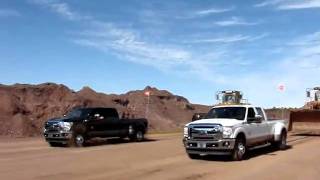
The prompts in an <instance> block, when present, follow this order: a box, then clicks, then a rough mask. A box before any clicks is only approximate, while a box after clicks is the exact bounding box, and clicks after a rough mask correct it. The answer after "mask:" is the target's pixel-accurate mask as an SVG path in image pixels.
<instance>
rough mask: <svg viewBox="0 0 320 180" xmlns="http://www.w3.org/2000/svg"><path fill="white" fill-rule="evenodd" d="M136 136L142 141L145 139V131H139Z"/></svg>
mask: <svg viewBox="0 0 320 180" xmlns="http://www.w3.org/2000/svg"><path fill="white" fill-rule="evenodd" d="M136 136H137V140H138V141H142V140H143V133H142V132H141V131H138V132H137V135H136Z"/></svg>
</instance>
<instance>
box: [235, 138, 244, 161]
mask: <svg viewBox="0 0 320 180" xmlns="http://www.w3.org/2000/svg"><path fill="white" fill-rule="evenodd" d="M246 152H247V147H246V144H245V141H244V139H243V138H237V139H236V143H235V145H234V150H233V152H232V159H233V160H234V161H241V160H243V158H244V155H245V154H246Z"/></svg>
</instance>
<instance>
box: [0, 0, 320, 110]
mask: <svg viewBox="0 0 320 180" xmlns="http://www.w3.org/2000/svg"><path fill="white" fill-rule="evenodd" d="M319 19H320V0H269V1H264V0H246V1H239V0H228V1H222V0H221V1H213V0H211V1H209V0H202V1H199V0H189V1H182V0H181V1H178V0H167V1H165V0H157V1H156V0H128V1H117V0H107V1H98V0H90V1H86V0H25V1H20V0H19V1H18V0H17V1H12V0H2V1H1V2H0V22H1V23H0V39H1V41H0V52H1V53H0V77H1V79H0V83H2V84H14V83H32V84H37V83H43V82H55V83H62V84H66V85H67V86H69V87H70V88H72V89H75V90H79V89H81V88H82V87H83V86H90V87H92V88H93V89H95V90H96V91H100V92H104V93H125V92H127V91H129V90H134V89H143V88H144V87H145V86H147V85H150V86H154V87H157V88H160V89H166V90H169V91H171V92H173V93H175V94H179V95H183V96H185V97H187V98H188V99H189V100H190V101H191V102H194V103H201V104H214V103H215V100H214V94H215V92H216V91H218V90H224V89H238V90H242V91H243V92H244V94H245V96H246V98H247V99H249V101H250V102H251V103H254V104H258V105H261V106H264V107H273V106H291V107H301V106H303V104H304V101H305V99H306V98H305V89H306V88H308V87H313V86H319V85H320V76H319V72H320V23H319V22H320V21H319ZM279 84H284V85H285V86H286V91H285V92H279V91H278V90H277V87H278V85H279Z"/></svg>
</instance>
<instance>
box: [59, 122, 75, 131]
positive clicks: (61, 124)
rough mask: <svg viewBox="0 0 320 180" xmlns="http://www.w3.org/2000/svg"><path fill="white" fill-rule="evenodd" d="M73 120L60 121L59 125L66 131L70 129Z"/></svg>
mask: <svg viewBox="0 0 320 180" xmlns="http://www.w3.org/2000/svg"><path fill="white" fill-rule="evenodd" d="M72 124H73V123H72V122H60V123H59V125H60V127H61V128H62V129H63V130H64V131H70V129H71V126H72Z"/></svg>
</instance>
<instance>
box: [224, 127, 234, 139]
mask: <svg viewBox="0 0 320 180" xmlns="http://www.w3.org/2000/svg"><path fill="white" fill-rule="evenodd" d="M232 133H233V130H232V128H231V127H223V138H230V136H231V135H232Z"/></svg>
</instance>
